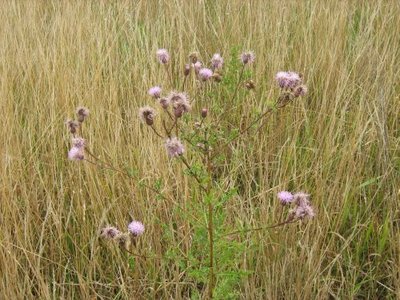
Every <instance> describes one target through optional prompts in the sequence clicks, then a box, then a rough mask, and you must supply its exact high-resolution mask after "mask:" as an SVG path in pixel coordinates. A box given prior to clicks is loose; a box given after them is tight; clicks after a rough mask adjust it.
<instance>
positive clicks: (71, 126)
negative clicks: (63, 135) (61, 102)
mask: <svg viewBox="0 0 400 300" xmlns="http://www.w3.org/2000/svg"><path fill="white" fill-rule="evenodd" d="M65 125H67V127H68V130H69V132H70V133H72V134H75V133H76V132H77V130H78V128H79V122H78V121H75V120H67V121H66V122H65Z"/></svg>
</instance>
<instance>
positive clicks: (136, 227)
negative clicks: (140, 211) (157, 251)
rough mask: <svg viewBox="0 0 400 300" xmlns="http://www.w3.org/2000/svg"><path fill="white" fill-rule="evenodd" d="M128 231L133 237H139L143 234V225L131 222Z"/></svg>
mask: <svg viewBox="0 0 400 300" xmlns="http://www.w3.org/2000/svg"><path fill="white" fill-rule="evenodd" d="M128 230H129V232H130V233H131V234H132V235H133V236H139V235H141V234H143V232H144V225H143V224H142V223H141V222H139V221H132V222H131V223H129V225H128Z"/></svg>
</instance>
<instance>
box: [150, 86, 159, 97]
mask: <svg viewBox="0 0 400 300" xmlns="http://www.w3.org/2000/svg"><path fill="white" fill-rule="evenodd" d="M149 95H150V96H152V97H153V98H156V99H158V98H160V97H161V87H159V86H153V87H152V88H150V89H149Z"/></svg>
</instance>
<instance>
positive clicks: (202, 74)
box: [199, 68, 213, 81]
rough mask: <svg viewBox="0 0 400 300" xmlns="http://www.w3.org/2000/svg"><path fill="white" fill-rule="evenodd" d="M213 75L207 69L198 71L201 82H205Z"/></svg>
mask: <svg viewBox="0 0 400 300" xmlns="http://www.w3.org/2000/svg"><path fill="white" fill-rule="evenodd" d="M212 75H213V71H211V70H210V69H207V68H202V69H200V71H199V77H200V79H201V80H202V81H207V80H208V79H210V78H211V76H212Z"/></svg>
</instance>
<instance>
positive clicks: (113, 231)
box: [100, 226, 121, 240]
mask: <svg viewBox="0 0 400 300" xmlns="http://www.w3.org/2000/svg"><path fill="white" fill-rule="evenodd" d="M119 234H121V231H119V230H118V229H117V228H115V227H113V226H107V227H105V228H103V229H101V230H100V236H101V237H103V238H105V239H108V240H111V239H113V238H115V237H116V236H117V235H119Z"/></svg>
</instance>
